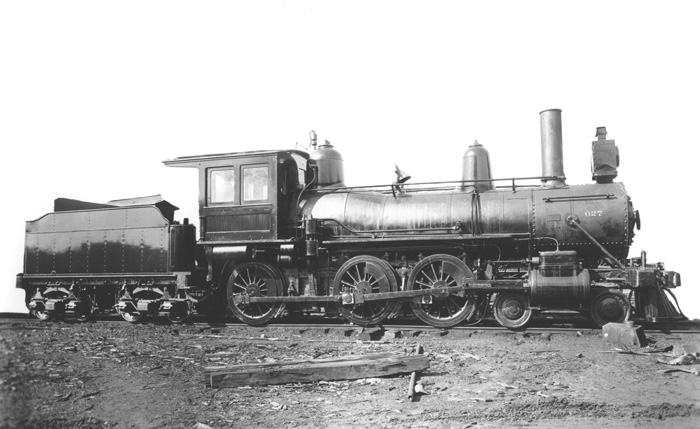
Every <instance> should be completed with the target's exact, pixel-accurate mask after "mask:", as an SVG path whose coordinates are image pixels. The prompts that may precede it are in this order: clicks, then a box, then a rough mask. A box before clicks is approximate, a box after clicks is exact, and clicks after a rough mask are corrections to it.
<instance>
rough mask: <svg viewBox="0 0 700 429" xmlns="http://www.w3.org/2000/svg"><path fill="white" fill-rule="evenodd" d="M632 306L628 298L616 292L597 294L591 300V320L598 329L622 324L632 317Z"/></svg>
mask: <svg viewBox="0 0 700 429" xmlns="http://www.w3.org/2000/svg"><path fill="white" fill-rule="evenodd" d="M631 307H632V306H631V305H630V302H629V301H628V300H627V298H626V297H625V296H624V295H622V294H620V293H615V292H609V291H603V292H599V293H597V294H596V295H595V296H594V297H593V299H592V300H591V309H590V314H589V316H590V319H591V322H593V324H594V325H595V326H596V327H597V328H602V327H603V325H605V324H606V323H611V322H612V323H622V322H624V321H625V320H627V319H628V318H629V316H630V312H631Z"/></svg>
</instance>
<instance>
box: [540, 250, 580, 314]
mask: <svg viewBox="0 0 700 429" xmlns="http://www.w3.org/2000/svg"><path fill="white" fill-rule="evenodd" d="M576 259H577V253H576V252H575V251H553V252H540V257H539V260H540V265H539V267H538V268H537V269H535V270H532V271H530V275H529V279H528V282H529V285H530V302H531V303H532V305H533V306H535V307H541V308H568V309H573V310H577V309H579V307H580V306H581V305H584V306H587V305H588V303H590V301H591V276H590V274H589V272H588V270H580V269H579V268H578V263H577V261H576Z"/></svg>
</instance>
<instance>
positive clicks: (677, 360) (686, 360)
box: [657, 355, 696, 365]
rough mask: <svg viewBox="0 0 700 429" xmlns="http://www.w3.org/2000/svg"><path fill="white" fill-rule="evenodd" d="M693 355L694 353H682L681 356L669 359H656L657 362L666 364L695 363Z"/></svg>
mask: <svg viewBox="0 0 700 429" xmlns="http://www.w3.org/2000/svg"><path fill="white" fill-rule="evenodd" d="M695 360H696V359H695V356H694V355H683V356H678V357H677V358H675V359H671V360H670V361H664V360H661V359H657V362H658V363H663V364H666V365H692V364H694V363H695Z"/></svg>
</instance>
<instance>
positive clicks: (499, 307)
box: [493, 292, 532, 330]
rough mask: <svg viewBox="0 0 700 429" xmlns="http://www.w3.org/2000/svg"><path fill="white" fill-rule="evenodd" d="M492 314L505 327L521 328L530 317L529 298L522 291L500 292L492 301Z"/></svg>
mask: <svg viewBox="0 0 700 429" xmlns="http://www.w3.org/2000/svg"><path fill="white" fill-rule="evenodd" d="M493 315H494V316H495V317H496V320H497V321H498V323H500V324H501V326H503V327H505V328H508V329H513V330H517V329H522V328H524V327H525V325H527V324H528V322H530V319H531V318H532V310H531V309H530V299H529V298H528V296H527V295H525V294H523V293H516V292H500V293H498V294H497V295H496V299H495V300H494V302H493Z"/></svg>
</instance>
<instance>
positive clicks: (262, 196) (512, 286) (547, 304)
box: [17, 109, 685, 329]
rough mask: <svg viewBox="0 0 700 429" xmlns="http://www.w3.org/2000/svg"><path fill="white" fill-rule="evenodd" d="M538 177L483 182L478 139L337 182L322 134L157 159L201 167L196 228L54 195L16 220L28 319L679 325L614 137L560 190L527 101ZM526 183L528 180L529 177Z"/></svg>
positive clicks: (668, 280)
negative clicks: (455, 173)
mask: <svg viewBox="0 0 700 429" xmlns="http://www.w3.org/2000/svg"><path fill="white" fill-rule="evenodd" d="M540 124H541V136H542V175H541V176H537V177H528V178H521V179H514V178H509V179H493V178H492V177H491V169H490V160H489V156H488V152H487V151H486V149H485V148H484V147H483V146H482V145H480V144H479V143H477V142H475V143H474V144H473V145H471V146H470V147H469V148H468V149H467V151H466V152H465V154H464V157H463V171H462V180H460V181H455V182H439V183H438V182H433V183H416V184H409V183H408V182H407V179H408V177H406V176H405V174H404V173H403V172H402V171H401V170H400V169H399V168H398V167H397V168H396V174H397V178H396V181H395V182H394V183H392V184H391V185H386V186H364V187H348V186H346V185H345V183H344V172H343V168H344V166H343V159H342V156H341V155H340V153H339V152H338V151H337V150H336V149H335V148H334V147H333V146H332V145H331V144H330V143H329V142H328V141H326V142H325V144H322V145H318V144H317V141H316V135H315V133H314V132H312V133H311V140H312V145H313V149H314V150H313V151H312V153H307V152H306V151H302V150H276V151H254V152H242V153H226V154H215V155H202V156H186V157H180V158H175V159H172V160H167V161H164V163H165V165H167V166H172V167H192V168H197V169H198V171H199V185H200V186H199V188H200V190H199V216H200V229H199V238H198V240H197V239H196V237H195V235H196V233H195V228H194V226H193V225H191V224H189V222H188V221H187V219H185V222H184V223H183V224H182V225H181V224H179V223H178V222H176V221H174V220H173V212H174V211H175V210H177V208H176V207H175V206H172V205H171V204H169V203H168V202H166V201H164V200H162V198H158V197H147V198H140V199H133V200H121V201H112V202H110V203H107V204H93V203H84V202H79V201H74V200H63V199H59V200H57V201H56V206H57V207H56V210H55V212H54V213H50V214H48V215H46V216H44V217H42V218H40V219H38V220H36V221H30V222H27V236H26V247H25V270H24V272H23V273H22V274H19V275H18V280H17V285H18V287H21V288H24V289H25V291H26V295H27V303H28V306H29V308H30V309H31V311H32V312H34V313H35V314H36V315H37V316H39V317H41V318H50V317H53V316H55V315H58V314H73V315H75V316H77V317H79V318H86V317H89V316H90V315H92V314H94V313H95V312H99V311H106V310H109V309H112V308H113V309H115V310H116V311H117V312H119V313H120V314H121V315H122V316H123V317H124V318H125V319H126V320H129V321H132V322H133V321H136V320H139V319H140V318H141V316H143V315H145V314H161V315H165V316H167V317H169V318H170V319H171V320H173V321H176V322H178V321H182V320H184V319H185V318H187V317H188V316H189V315H191V314H193V313H195V312H204V311H209V312H219V313H221V312H226V311H231V312H232V313H233V314H234V315H235V316H236V317H237V318H239V319H240V320H242V321H243V322H245V323H248V324H250V325H260V324H265V323H267V322H269V321H270V320H271V319H272V318H274V317H278V316H281V315H283V314H287V313H292V312H302V313H303V312H314V313H317V312H323V311H325V312H326V313H333V314H338V315H339V316H341V317H342V318H343V319H345V320H347V321H350V322H352V323H355V324H359V325H368V324H377V323H380V322H382V321H383V320H384V319H386V318H391V317H396V316H397V315H400V314H402V313H410V312H412V313H413V314H415V316H416V317H418V318H419V319H420V320H422V321H424V322H425V323H427V324H429V325H432V326H437V327H450V326H454V325H457V324H460V323H477V322H479V321H480V320H481V319H482V318H483V317H484V316H486V315H487V314H490V313H493V315H494V316H495V318H496V320H497V321H498V323H500V324H501V325H503V326H505V327H508V328H511V329H520V328H523V327H524V326H526V325H527V323H528V322H529V321H530V319H531V317H532V315H533V312H535V311H540V310H547V309H566V310H576V311H580V312H582V313H583V314H586V315H588V316H589V317H590V319H591V321H592V322H593V323H594V324H595V325H596V326H602V325H603V324H605V323H608V322H622V321H624V320H627V319H628V318H630V317H632V316H634V317H639V318H644V319H647V320H651V321H660V320H680V319H684V318H685V317H684V316H683V314H682V313H681V312H680V309H679V308H678V303H677V302H675V305H674V304H673V303H671V301H670V299H669V297H671V298H672V299H673V300H674V301H675V296H673V293H672V291H671V289H673V288H675V287H678V286H680V275H679V274H678V273H676V272H672V271H667V270H665V269H664V266H663V264H660V263H659V264H650V263H648V262H647V261H646V254H645V253H644V252H643V254H642V255H641V257H639V258H628V252H629V248H630V246H631V244H632V239H633V237H634V230H635V227H636V228H637V229H639V228H640V217H639V213H638V212H637V211H635V210H634V209H633V206H632V202H631V199H630V197H629V196H628V195H627V192H626V191H625V187H624V186H623V184H622V183H617V182H614V179H615V178H616V177H617V167H618V165H619V154H618V148H617V146H616V145H615V141H614V140H608V139H607V133H606V130H605V128H604V127H600V128H598V130H597V133H596V136H597V140H596V141H593V143H592V151H593V156H592V167H591V168H592V178H593V180H594V183H590V184H584V185H568V184H567V183H566V177H565V174H564V165H563V155H562V147H563V144H562V132H561V111H560V110H558V109H552V110H545V111H543V112H541V113H540ZM533 181H538V182H539V184H537V183H535V182H533Z"/></svg>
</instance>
